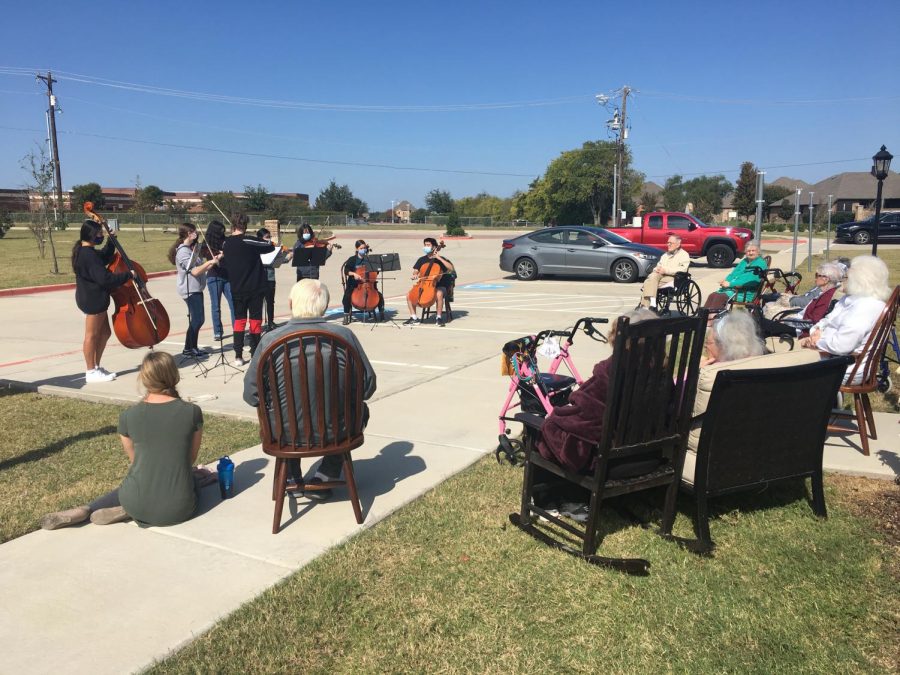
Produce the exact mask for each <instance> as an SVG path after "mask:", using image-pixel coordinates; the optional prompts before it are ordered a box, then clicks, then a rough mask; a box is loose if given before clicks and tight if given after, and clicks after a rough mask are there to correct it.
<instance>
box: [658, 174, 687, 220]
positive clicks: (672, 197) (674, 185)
mask: <svg viewBox="0 0 900 675" xmlns="http://www.w3.org/2000/svg"><path fill="white" fill-rule="evenodd" d="M662 201H663V208H664V209H665V210H666V211H684V207H685V206H686V205H687V197H686V196H685V194H684V183H683V182H682V180H681V176H679V175H678V174H675V175H674V176H670V177H669V178H667V179H666V184H665V185H663V190H662Z"/></svg>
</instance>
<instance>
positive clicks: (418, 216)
mask: <svg viewBox="0 0 900 675" xmlns="http://www.w3.org/2000/svg"><path fill="white" fill-rule="evenodd" d="M427 216H428V209H416V210H415V211H413V212H412V213H411V214H410V216H409V219H410V220H411V221H412V222H414V223H424V222H425V218H426V217H427Z"/></svg>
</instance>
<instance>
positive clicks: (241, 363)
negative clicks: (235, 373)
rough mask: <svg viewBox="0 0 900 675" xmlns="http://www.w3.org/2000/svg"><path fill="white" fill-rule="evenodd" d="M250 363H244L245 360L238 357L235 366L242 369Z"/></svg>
mask: <svg viewBox="0 0 900 675" xmlns="http://www.w3.org/2000/svg"><path fill="white" fill-rule="evenodd" d="M248 363H250V362H249V361H244V359H242V358H240V357H238V358H236V359H235V360H234V365H236V366H237V367H238V368H240V367H241V366H246V365H247V364H248Z"/></svg>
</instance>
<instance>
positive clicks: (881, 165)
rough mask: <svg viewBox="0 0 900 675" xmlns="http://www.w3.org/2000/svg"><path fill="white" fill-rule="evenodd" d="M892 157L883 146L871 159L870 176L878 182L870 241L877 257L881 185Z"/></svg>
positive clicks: (889, 167) (873, 252)
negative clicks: (872, 231) (873, 237)
mask: <svg viewBox="0 0 900 675" xmlns="http://www.w3.org/2000/svg"><path fill="white" fill-rule="evenodd" d="M892 159H894V156H893V155H892V154H891V153H889V152H888V151H887V148H885V147H884V146H883V145H882V146H881V150H879V151H878V152H876V153H875V156H874V157H872V175H873V176H875V179H876V180H877V181H878V193H877V196H876V197H875V239H874V240H873V241H872V255H878V235H879V231H880V230H881V185H882V183H884V179H885V178H887V177H888V172H889V171H890V169H891V160H892Z"/></svg>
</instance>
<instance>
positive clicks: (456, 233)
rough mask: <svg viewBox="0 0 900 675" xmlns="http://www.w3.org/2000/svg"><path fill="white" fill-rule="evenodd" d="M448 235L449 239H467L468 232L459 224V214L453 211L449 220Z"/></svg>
mask: <svg viewBox="0 0 900 675" xmlns="http://www.w3.org/2000/svg"><path fill="white" fill-rule="evenodd" d="M446 233H447V236H448V237H465V236H466V231H465V230H464V229H463V226H462V225H460V223H459V214H458V213H456V211H452V212H451V213H450V216H449V217H448V218H447V226H446Z"/></svg>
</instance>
